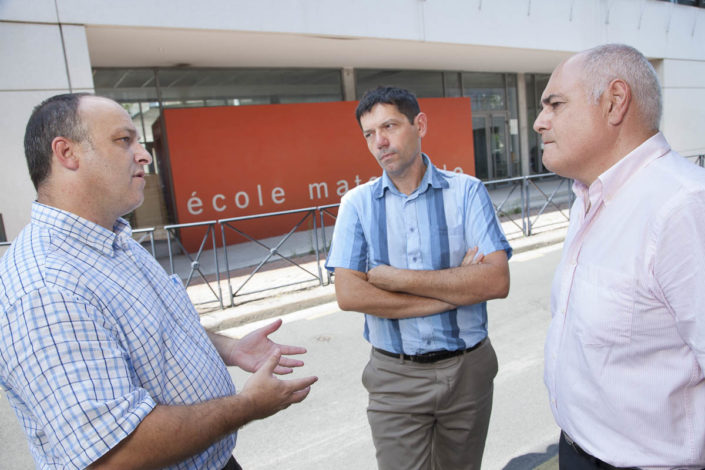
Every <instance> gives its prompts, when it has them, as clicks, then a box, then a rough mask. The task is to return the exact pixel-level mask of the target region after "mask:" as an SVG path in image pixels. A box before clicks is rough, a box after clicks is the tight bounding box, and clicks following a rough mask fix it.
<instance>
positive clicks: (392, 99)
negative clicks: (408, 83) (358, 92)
mask: <svg viewBox="0 0 705 470" xmlns="http://www.w3.org/2000/svg"><path fill="white" fill-rule="evenodd" d="M379 103H384V104H393V105H394V106H396V107H397V109H398V110H399V112H400V113H402V114H403V115H404V116H406V118H407V119H408V120H409V122H410V123H411V124H413V123H414V118H415V117H416V116H417V115H418V114H419V113H420V112H421V108H419V102H418V101H416V95H414V94H413V93H412V92H410V91H409V90H405V89H404V88H397V87H392V86H379V87H377V88H374V89H372V90H367V91H366V92H365V94H364V95H363V96H362V99H361V100H360V103H359V104H358V105H357V108H356V109H355V117H356V118H357V123H358V124H360V118H361V117H362V115H363V114H367V113H369V112H370V111H372V108H374V106H375V105H377V104H379Z"/></svg>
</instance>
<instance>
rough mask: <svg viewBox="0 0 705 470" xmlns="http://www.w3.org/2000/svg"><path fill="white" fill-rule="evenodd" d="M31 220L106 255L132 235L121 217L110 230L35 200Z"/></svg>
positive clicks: (128, 226)
mask: <svg viewBox="0 0 705 470" xmlns="http://www.w3.org/2000/svg"><path fill="white" fill-rule="evenodd" d="M32 222H35V223H38V224H41V225H47V226H49V227H51V228H52V229H54V230H56V231H59V232H62V233H64V234H65V235H66V236H68V237H71V238H74V239H76V240H78V241H80V242H81V243H83V244H84V245H87V246H90V247H92V248H93V249H95V250H98V251H99V252H101V253H103V254H105V255H108V256H112V255H113V254H114V252H115V249H116V248H117V247H118V246H122V245H124V242H125V240H126V239H127V238H131V237H132V229H131V228H130V224H129V223H128V222H127V221H126V220H125V219H123V218H118V219H117V220H116V221H115V225H114V226H113V231H112V232H111V231H110V230H107V229H106V228H104V227H101V226H100V225H98V224H96V223H95V222H91V221H90V220H86V219H84V218H82V217H79V216H77V215H76V214H72V213H71V212H67V211H64V210H61V209H57V208H56V207H51V206H47V205H44V204H41V203H39V202H36V201H35V202H33V203H32Z"/></svg>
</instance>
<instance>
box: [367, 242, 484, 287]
mask: <svg viewBox="0 0 705 470" xmlns="http://www.w3.org/2000/svg"><path fill="white" fill-rule="evenodd" d="M478 251H479V248H478V247H473V248H470V249H469V250H468V251H467V253H465V256H464V257H463V261H462V262H461V263H460V266H470V265H473V264H482V261H484V259H485V255H483V254H482V253H479V254H478ZM405 271H406V270H404V269H398V268H394V267H392V266H387V265H386V264H380V265H378V266H375V267H374V268H372V269H370V270H369V271H368V272H367V281H368V282H369V283H370V284H372V285H373V286H375V287H378V288H380V289H384V290H386V291H389V292H398V291H402V290H403V289H402V286H403V285H405V282H404V275H405Z"/></svg>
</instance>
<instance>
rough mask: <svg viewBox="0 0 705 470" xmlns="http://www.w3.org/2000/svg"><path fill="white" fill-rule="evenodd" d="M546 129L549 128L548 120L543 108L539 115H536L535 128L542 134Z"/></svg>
mask: <svg viewBox="0 0 705 470" xmlns="http://www.w3.org/2000/svg"><path fill="white" fill-rule="evenodd" d="M546 129H548V120H547V119H546V115H545V113H544V110H541V112H540V113H539V115H538V116H536V120H535V121H534V130H535V131H536V132H538V133H539V134H540V133H541V132H543V131H545V130H546Z"/></svg>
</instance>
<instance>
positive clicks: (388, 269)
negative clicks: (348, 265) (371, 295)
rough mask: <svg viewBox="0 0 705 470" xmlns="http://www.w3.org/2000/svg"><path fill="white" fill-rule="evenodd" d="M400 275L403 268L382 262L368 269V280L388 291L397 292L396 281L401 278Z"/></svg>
mask: <svg viewBox="0 0 705 470" xmlns="http://www.w3.org/2000/svg"><path fill="white" fill-rule="evenodd" d="M400 275H402V270H401V269H397V268H394V267H392V266H387V265H386V264H380V265H378V266H375V267H374V268H372V269H370V270H369V271H367V282H369V283H370V284H372V285H373V286H375V287H378V288H380V289H384V290H386V291H388V292H396V291H397V290H398V289H397V288H396V287H395V281H397V280H399V276H400Z"/></svg>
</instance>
